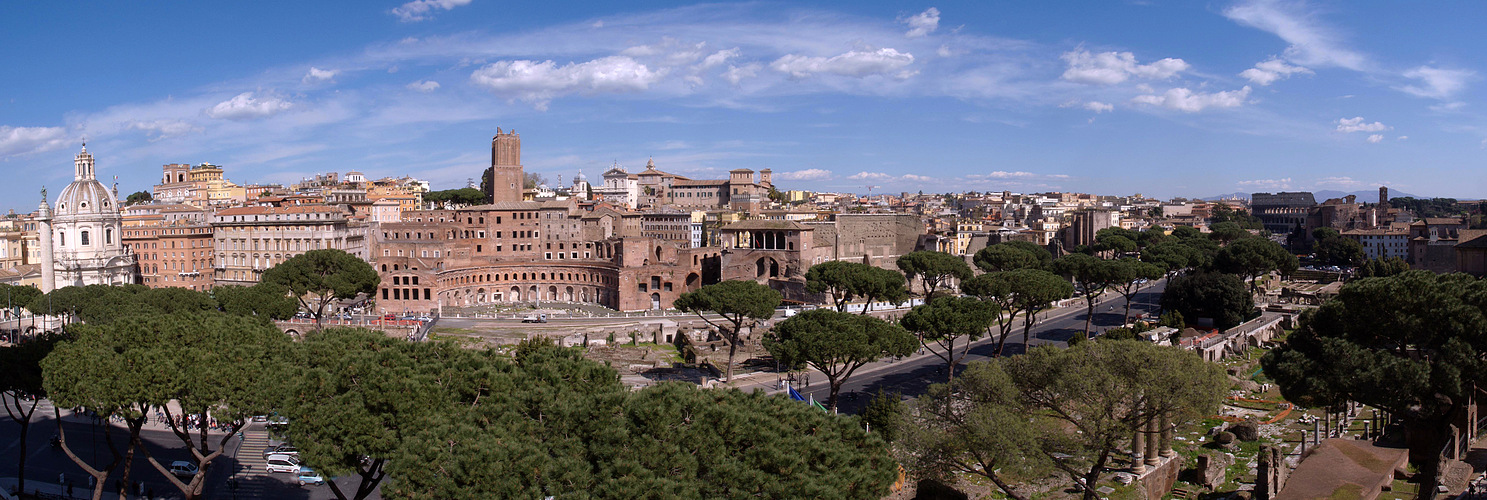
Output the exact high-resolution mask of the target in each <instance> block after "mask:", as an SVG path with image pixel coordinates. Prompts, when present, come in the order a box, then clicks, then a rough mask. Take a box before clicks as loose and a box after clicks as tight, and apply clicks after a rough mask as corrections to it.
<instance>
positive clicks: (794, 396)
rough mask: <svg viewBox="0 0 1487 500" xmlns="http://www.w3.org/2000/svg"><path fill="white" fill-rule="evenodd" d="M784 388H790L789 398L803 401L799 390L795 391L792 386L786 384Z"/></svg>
mask: <svg viewBox="0 0 1487 500" xmlns="http://www.w3.org/2000/svg"><path fill="white" fill-rule="evenodd" d="M786 389H789V390H790V399H793V400H796V401H805V396H801V395H800V393H799V392H796V391H795V388H794V387H790V386H786Z"/></svg>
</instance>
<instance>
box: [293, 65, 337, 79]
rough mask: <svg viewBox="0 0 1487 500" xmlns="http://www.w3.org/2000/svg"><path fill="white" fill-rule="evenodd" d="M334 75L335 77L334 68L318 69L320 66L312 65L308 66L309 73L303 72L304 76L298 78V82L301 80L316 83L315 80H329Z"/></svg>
mask: <svg viewBox="0 0 1487 500" xmlns="http://www.w3.org/2000/svg"><path fill="white" fill-rule="evenodd" d="M335 77H336V70H333V69H320V68H317V67H314V66H310V72H309V73H306V74H305V77H304V78H301V79H300V82H303V83H317V82H323V81H327V80H330V79H332V78H335Z"/></svg>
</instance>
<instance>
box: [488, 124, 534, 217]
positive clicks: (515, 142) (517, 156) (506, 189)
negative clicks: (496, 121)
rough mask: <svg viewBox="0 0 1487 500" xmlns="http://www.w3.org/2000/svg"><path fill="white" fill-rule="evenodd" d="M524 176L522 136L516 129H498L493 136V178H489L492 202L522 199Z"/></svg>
mask: <svg viewBox="0 0 1487 500" xmlns="http://www.w3.org/2000/svg"><path fill="white" fill-rule="evenodd" d="M523 182H525V180H524V176H523V175H522V168H521V136H520V135H517V134H516V131H515V130H512V131H510V132H505V133H502V132H501V129H500V128H497V129H496V136H495V137H492V138H491V178H490V179H489V184H488V185H489V186H490V190H491V192H490V196H491V202H492V203H501V202H503V201H521V199H522V196H521V195H522V191H523V188H524V186H523Z"/></svg>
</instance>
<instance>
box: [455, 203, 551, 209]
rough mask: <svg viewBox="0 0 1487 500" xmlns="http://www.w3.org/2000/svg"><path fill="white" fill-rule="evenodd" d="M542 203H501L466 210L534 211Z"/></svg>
mask: <svg viewBox="0 0 1487 500" xmlns="http://www.w3.org/2000/svg"><path fill="white" fill-rule="evenodd" d="M538 208H542V203H540V202H536V201H503V202H500V203H491V204H489V205H476V206H473V207H470V208H467V209H466V210H536V209H538Z"/></svg>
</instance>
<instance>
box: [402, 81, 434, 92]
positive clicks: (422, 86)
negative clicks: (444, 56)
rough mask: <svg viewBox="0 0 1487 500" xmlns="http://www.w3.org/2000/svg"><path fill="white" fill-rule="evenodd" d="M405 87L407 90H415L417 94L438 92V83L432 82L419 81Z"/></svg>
mask: <svg viewBox="0 0 1487 500" xmlns="http://www.w3.org/2000/svg"><path fill="white" fill-rule="evenodd" d="M407 86H408V89H409V90H417V91H419V92H433V91H435V90H439V82H436V81H433V80H419V81H416V82H413V83H409V84H408V85H407Z"/></svg>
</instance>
